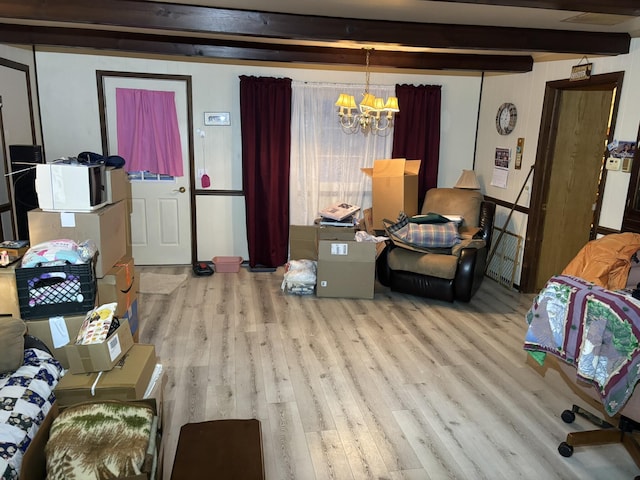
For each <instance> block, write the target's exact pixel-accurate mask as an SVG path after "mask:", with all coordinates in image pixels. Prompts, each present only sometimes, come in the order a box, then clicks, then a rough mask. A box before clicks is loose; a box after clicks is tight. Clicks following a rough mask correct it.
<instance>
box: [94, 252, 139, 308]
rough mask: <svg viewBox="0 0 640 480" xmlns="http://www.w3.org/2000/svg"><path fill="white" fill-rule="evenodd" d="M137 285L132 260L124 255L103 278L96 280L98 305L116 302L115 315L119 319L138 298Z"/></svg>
mask: <svg viewBox="0 0 640 480" xmlns="http://www.w3.org/2000/svg"><path fill="white" fill-rule="evenodd" d="M139 284H140V279H139V277H138V275H136V272H135V266H134V264H133V258H131V257H130V256H127V255H125V256H124V257H122V258H121V259H120V260H119V261H118V262H116V264H115V265H114V266H113V267H112V268H111V270H109V271H108V272H107V273H106V274H105V276H104V277H102V278H99V279H98V304H100V305H104V304H105V303H113V302H117V303H118V308H117V309H116V312H115V315H116V317H118V318H120V317H121V316H123V315H124V314H125V313H126V312H127V310H128V309H129V307H130V306H131V304H132V303H133V302H134V301H135V299H136V298H137V297H138V288H139Z"/></svg>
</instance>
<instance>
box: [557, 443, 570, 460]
mask: <svg viewBox="0 0 640 480" xmlns="http://www.w3.org/2000/svg"><path fill="white" fill-rule="evenodd" d="M558 453H560V455H562V456H563V457H567V458H568V457H570V456H571V455H573V446H571V445H569V444H568V443H567V442H562V443H561V444H560V445H558Z"/></svg>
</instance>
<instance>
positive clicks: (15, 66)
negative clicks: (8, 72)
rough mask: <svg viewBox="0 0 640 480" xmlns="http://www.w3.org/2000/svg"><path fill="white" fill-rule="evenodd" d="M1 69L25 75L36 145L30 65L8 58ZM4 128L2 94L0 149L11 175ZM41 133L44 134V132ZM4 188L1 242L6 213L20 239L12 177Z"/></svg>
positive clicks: (15, 236) (0, 64)
mask: <svg viewBox="0 0 640 480" xmlns="http://www.w3.org/2000/svg"><path fill="white" fill-rule="evenodd" d="M0 67H2V68H10V69H12V70H16V71H18V72H22V73H23V74H24V82H25V86H26V90H27V101H28V104H29V105H28V108H29V123H30V127H31V143H32V144H33V145H36V143H37V135H36V122H35V112H34V102H33V93H32V90H31V71H30V67H29V65H25V64H23V63H19V62H14V61H13V60H8V59H6V58H0ZM2 93H4V92H2ZM9 123H10V121H9ZM4 126H5V121H4V118H3V116H2V95H1V94H0V148H1V149H2V154H1V160H2V162H3V167H4V173H5V174H11V173H12V171H13V169H12V168H11V158H10V154H9V145H7V141H6V137H5V133H4ZM40 133H41V134H42V132H40ZM41 136H42V135H41ZM42 151H43V158H44V145H42ZM4 186H6V189H7V190H6V191H7V194H8V197H9V203H6V204H0V240H5V238H4V230H5V225H4V224H3V223H2V214H3V213H6V212H9V214H10V220H11V225H10V230H11V234H12V236H13V239H18V218H17V212H16V195H15V188H14V186H13V180H12V178H11V176H10V175H7V176H5V183H4V185H3V187H0V188H4Z"/></svg>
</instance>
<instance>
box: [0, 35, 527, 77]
mask: <svg viewBox="0 0 640 480" xmlns="http://www.w3.org/2000/svg"><path fill="white" fill-rule="evenodd" d="M0 42H4V43H10V44H27V45H47V46H62V47H84V48H95V49H101V50H114V51H126V52H133V53H144V54H157V55H179V56H186V57H196V58H219V59H233V60H247V61H268V62H285V63H307V64H325V65H332V64H333V65H356V66H358V67H360V68H361V67H362V66H363V65H364V55H363V53H362V51H361V50H358V49H353V48H333V47H315V46H304V45H293V44H273V43H259V42H244V41H231V40H220V39H211V38H195V37H185V36H168V35H158V34H142V33H133V32H115V31H106V30H93V29H76V28H60V27H29V26H24V25H13V24H1V23H0ZM371 65H372V66H373V67H390V68H402V69H416V70H469V71H494V72H519V73H521V72H530V71H531V70H532V68H533V58H532V57H531V56H530V55H491V54H486V55H481V54H462V53H460V54H448V53H428V52H398V51H395V52H391V51H383V50H378V51H375V53H374V54H373V55H372V56H371Z"/></svg>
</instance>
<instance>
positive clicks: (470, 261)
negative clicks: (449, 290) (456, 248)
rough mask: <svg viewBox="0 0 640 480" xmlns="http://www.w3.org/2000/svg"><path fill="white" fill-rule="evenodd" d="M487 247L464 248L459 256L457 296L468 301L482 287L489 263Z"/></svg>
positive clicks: (456, 284) (455, 282)
mask: <svg viewBox="0 0 640 480" xmlns="http://www.w3.org/2000/svg"><path fill="white" fill-rule="evenodd" d="M487 250H488V249H487V248H486V246H485V247H483V248H474V247H471V248H463V249H462V250H460V255H459V258H458V269H457V271H456V277H455V279H454V285H453V288H454V291H455V295H456V298H457V299H458V300H460V301H462V302H468V301H469V300H470V299H471V297H472V296H473V295H474V293H476V291H477V290H478V289H479V288H480V284H481V283H482V280H483V277H484V272H485V270H486V268H485V267H486V263H487Z"/></svg>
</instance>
